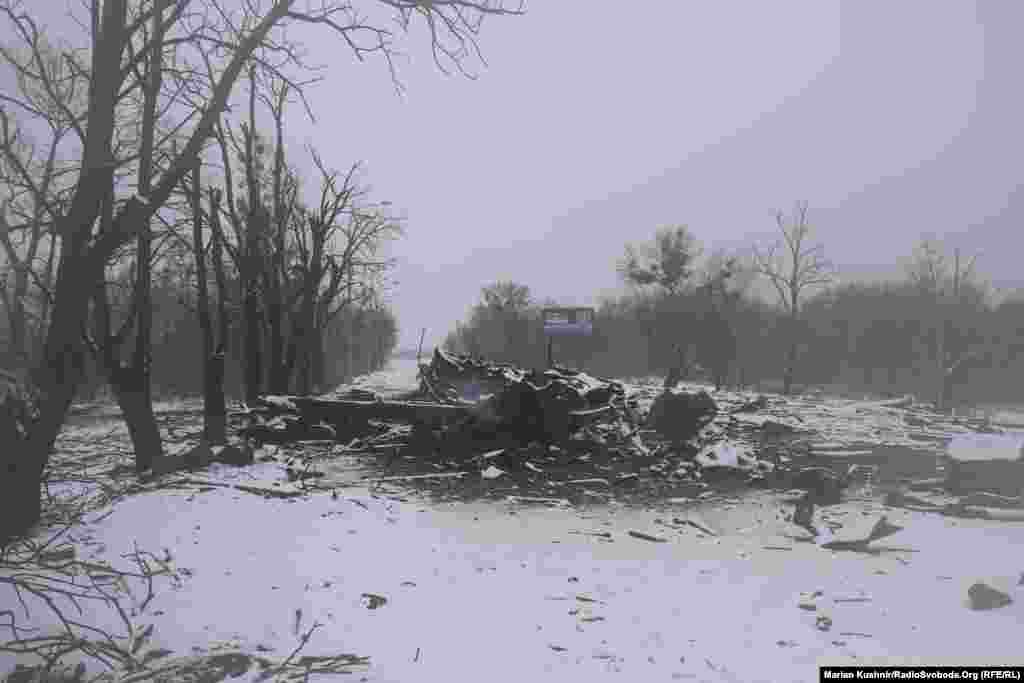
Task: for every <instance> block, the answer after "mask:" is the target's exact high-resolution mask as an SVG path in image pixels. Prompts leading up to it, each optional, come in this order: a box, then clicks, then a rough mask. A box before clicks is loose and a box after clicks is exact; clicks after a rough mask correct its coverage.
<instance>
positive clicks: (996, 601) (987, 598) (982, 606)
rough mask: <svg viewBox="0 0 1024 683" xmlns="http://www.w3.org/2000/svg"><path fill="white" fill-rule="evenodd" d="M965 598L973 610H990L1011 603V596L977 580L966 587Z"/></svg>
mask: <svg viewBox="0 0 1024 683" xmlns="http://www.w3.org/2000/svg"><path fill="white" fill-rule="evenodd" d="M967 600H968V602H969V603H970V607H971V609H973V610H978V611H981V610H990V609H999V608H1001V607H1006V606H1007V605H1011V604H1013V598H1011V597H1010V596H1009V595H1008V594H1007V593H1004V592H1003V591H1001V590H998V589H996V588H993V587H992V586H989V585H988V584H985V583H982V582H980V581H979V582H977V583H975V584H974V585H972V586H971V587H970V588H968V589H967Z"/></svg>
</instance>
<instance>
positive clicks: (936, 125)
mask: <svg viewBox="0 0 1024 683" xmlns="http://www.w3.org/2000/svg"><path fill="white" fill-rule="evenodd" d="M527 9H528V15H527V16H525V17H519V18H515V17H512V18H492V19H490V20H488V21H487V22H486V23H485V26H484V30H483V33H482V36H481V39H480V43H481V47H482V49H483V52H484V55H485V57H486V58H487V60H488V66H487V67H485V68H480V69H479V70H478V71H479V78H478V79H477V80H475V81H470V80H467V79H464V78H461V77H459V76H450V77H449V76H444V75H443V74H440V73H439V72H438V71H437V69H436V68H435V67H434V65H433V63H432V61H431V59H430V54H429V51H428V50H427V49H426V47H427V46H426V43H425V42H424V40H423V33H424V32H423V31H422V30H421V31H417V34H418V35H417V37H416V38H414V39H413V40H412V41H410V42H409V43H408V44H407V46H406V47H407V51H408V53H409V59H408V61H406V62H404V63H399V65H398V66H399V71H400V75H401V77H402V80H403V82H404V84H405V85H406V87H407V92H406V94H405V96H404V97H401V98H400V97H398V96H397V95H396V94H395V91H394V89H393V87H392V85H391V82H390V80H389V77H388V73H387V70H386V68H385V66H384V65H383V63H382V62H381V61H380V60H369V61H368V62H366V63H362V64H361V63H358V62H356V61H355V60H354V59H353V58H352V55H351V53H350V52H348V51H347V50H346V48H345V47H344V46H343V45H341V44H340V43H339V41H338V40H337V39H336V38H335V37H334V36H331V35H330V34H329V33H325V32H323V31H318V30H316V29H315V28H309V27H303V28H302V31H303V33H302V34H298V33H296V34H295V35H296V36H298V35H301V36H302V38H303V39H304V40H305V41H306V43H307V45H308V46H309V47H310V50H311V57H312V58H313V60H314V61H319V62H322V63H325V64H327V65H329V67H330V68H329V70H328V71H327V72H326V73H325V75H326V79H325V81H324V82H322V83H320V84H318V85H316V86H315V87H314V88H313V89H312V90H311V93H310V101H311V103H312V105H313V108H314V111H315V112H316V113H317V116H318V118H317V121H316V122H315V123H311V122H309V121H307V120H306V119H305V118H304V117H303V116H302V115H301V111H300V109H299V108H295V110H294V111H293V114H292V118H291V120H290V122H289V123H288V128H289V131H288V137H289V138H290V139H291V140H292V142H293V143H294V144H293V147H294V149H293V151H292V153H291V154H292V160H293V161H297V162H298V161H300V160H299V159H297V158H296V157H298V156H300V155H301V151H300V147H299V146H300V145H301V144H304V143H309V144H312V145H315V146H316V148H317V149H318V151H319V152H320V154H321V155H322V156H323V157H324V159H325V160H326V161H327V162H328V163H329V164H330V165H332V166H336V167H340V168H344V167H346V166H347V165H348V164H350V163H351V162H352V161H355V160H363V161H365V162H366V164H367V170H368V175H367V178H368V180H369V181H370V183H371V184H372V185H373V187H374V190H375V196H376V197H377V198H379V199H388V200H390V201H392V202H393V203H394V205H395V206H396V207H398V208H399V209H400V210H401V211H402V212H403V213H405V214H406V215H407V216H408V225H407V227H408V233H407V236H406V237H405V238H404V239H403V240H402V241H401V242H400V243H398V244H397V245H396V246H395V248H394V250H393V252H394V255H395V256H396V257H397V258H398V259H399V268H398V270H397V271H396V273H395V277H396V279H397V281H398V282H397V285H396V287H395V288H394V290H393V292H392V295H391V305H392V306H393V308H394V310H395V312H396V314H397V315H398V318H399V322H400V325H401V328H402V334H401V346H403V347H408V346H415V344H416V342H417V341H418V339H419V331H420V328H422V327H426V328H427V330H428V334H427V343H428V345H429V344H431V343H437V342H440V341H441V339H442V338H443V337H444V335H445V334H446V333H447V332H448V331H449V330H450V329H451V328H452V327H453V326H454V324H455V322H456V321H457V320H459V319H461V318H463V317H464V316H465V315H466V314H467V312H468V310H469V308H470V306H471V305H472V304H473V303H475V301H476V300H477V299H478V296H479V290H480V287H481V286H483V285H485V284H487V283H489V282H492V281H494V280H498V279H512V280H516V281H519V282H522V283H524V284H527V285H529V286H530V288H531V289H532V291H533V293H534V295H535V296H536V297H537V298H547V297H551V298H555V299H558V300H560V301H563V302H565V303H579V304H586V303H594V302H595V301H596V296H597V295H598V294H601V293H610V292H612V291H614V290H615V288H616V287H618V285H619V283H618V280H617V278H616V274H615V268H614V263H615V260H616V259H617V258H619V257H620V256H621V254H622V251H623V246H624V244H625V243H626V242H628V241H634V242H635V241H640V240H644V239H647V238H649V237H650V236H652V235H653V233H654V230H655V228H657V227H658V226H659V225H663V224H668V223H685V224H687V225H689V226H690V228H691V229H692V230H693V232H694V233H695V234H696V235H697V237H698V238H699V239H701V240H702V241H703V242H704V245H705V248H706V250H710V249H711V248H713V247H714V246H723V247H733V248H737V247H739V248H744V247H747V246H749V244H751V241H752V240H759V239H763V238H765V237H768V238H771V237H772V231H773V229H774V223H773V218H772V216H773V214H774V211H775V210H776V209H787V208H789V207H790V206H791V205H792V203H793V202H794V201H795V200H807V201H808V202H809V203H810V206H811V212H810V218H811V220H812V223H813V224H814V226H815V228H816V230H817V232H818V236H819V237H820V239H821V241H822V242H823V243H824V244H825V247H826V252H827V255H828V256H829V257H830V258H831V259H832V260H833V261H835V262H836V263H837V264H838V265H839V266H842V267H845V270H846V272H847V273H849V274H851V275H857V274H882V275H884V274H891V273H898V272H900V264H901V262H902V261H904V260H905V259H906V258H907V256H908V255H909V254H910V251H911V249H912V248H913V246H914V243H915V242H916V241H917V240H918V239H919V237H920V236H921V235H922V234H924V233H928V234H932V235H935V236H938V237H940V238H945V239H946V241H947V242H948V243H949V244H951V245H952V244H956V245H958V246H964V247H967V248H969V249H972V250H980V251H981V256H980V258H979V262H978V265H979V268H980V270H981V272H982V273H984V274H986V275H988V276H989V277H991V278H992V279H993V280H995V281H996V282H997V283H998V282H1004V283H1005V282H1011V283H1012V282H1015V281H1024V277H1021V276H1020V275H1019V272H1018V271H1019V267H1018V259H1017V256H1016V253H1015V252H1016V250H1017V249H1019V246H1020V244H1021V239H1020V237H1019V233H1020V231H1021V229H1022V220H1021V219H1022V217H1024V192H1021V185H1022V180H1024V168H1022V166H1024V161H1022V160H1024V144H1022V136H1021V134H1020V125H1021V122H1022V121H1024V106H1022V103H1021V95H1020V92H1021V80H1020V77H1019V72H1018V66H1019V65H1020V64H1021V63H1024V62H1022V56H1024V55H1022V52H1024V49H1022V48H1021V47H1020V46H1019V43H1020V41H1019V40H1018V38H1017V37H1018V35H1019V33H1020V29H1021V26H1024V23H1022V20H1024V4H1022V3H1020V2H1019V1H1018V0H983V1H979V2H970V1H968V0H946V1H943V2H935V1H934V0H900V2H886V1H884V0H856V1H854V0H849V1H845V0H844V1H839V0H775V1H773V2H770V3H768V2H759V1H756V0H748V1H740V0H733V1H720V2H715V3H708V2H697V1H682V0H680V1H676V2H647V3H625V2H600V3H596V2H584V1H582V0H546V1H545V0H533V1H532V2H530V3H528V7H527ZM268 123H269V122H268ZM300 165H302V163H300Z"/></svg>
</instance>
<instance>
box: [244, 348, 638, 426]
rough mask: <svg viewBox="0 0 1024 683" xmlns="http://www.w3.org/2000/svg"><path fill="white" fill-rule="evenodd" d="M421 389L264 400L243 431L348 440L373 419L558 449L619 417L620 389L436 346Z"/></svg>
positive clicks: (423, 370) (613, 384) (570, 373)
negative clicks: (390, 394) (394, 396)
mask: <svg viewBox="0 0 1024 683" xmlns="http://www.w3.org/2000/svg"><path fill="white" fill-rule="evenodd" d="M420 384H421V386H420V390H419V391H418V392H414V393H412V394H409V395H406V396H404V397H402V398H400V399H398V400H389V401H384V400H381V399H380V397H377V396H375V395H373V394H369V392H366V391H365V390H356V391H350V392H347V393H346V394H344V395H341V396H339V397H334V398H313V397H303V396H263V397H261V398H260V399H259V400H258V401H257V403H256V405H255V406H253V407H252V409H251V410H250V411H249V413H248V416H249V417H250V420H251V422H252V423H251V424H250V425H249V426H247V427H245V428H244V429H243V430H242V431H243V433H244V435H245V436H247V437H248V438H252V439H255V440H258V441H261V442H270V441H276V442H282V441H297V440H312V439H325V438H329V439H337V440H348V439H351V438H353V437H358V436H366V435H368V434H371V433H372V432H373V431H374V427H373V425H372V422H373V421H389V422H405V423H409V424H413V425H414V426H415V428H416V430H415V431H416V435H417V436H419V437H421V439H425V440H427V441H429V440H430V439H431V438H432V437H433V432H434V431H435V430H438V429H440V430H442V431H444V430H445V429H447V431H449V432H450V431H451V430H452V428H453V427H457V428H458V430H459V431H461V432H464V433H466V434H467V435H468V436H469V437H470V439H471V440H476V439H479V438H483V437H488V436H491V437H493V436H496V435H501V434H504V435H506V436H508V437H511V438H513V439H515V440H517V441H519V442H520V443H521V444H522V445H526V444H527V443H530V442H532V441H539V442H541V443H550V444H556V443H561V442H564V441H565V440H567V439H568V438H569V436H570V435H571V434H573V433H575V432H577V431H579V430H580V429H582V428H584V427H585V426H587V425H589V424H592V423H594V422H597V421H600V420H604V419H609V418H613V417H616V416H617V414H618V413H617V410H616V407H617V405H619V404H621V403H622V400H623V398H624V395H625V391H624V389H623V387H622V385H621V384H619V383H618V382H612V381H609V380H602V379H598V378H595V377H591V376H589V375H587V374H585V373H582V372H576V371H573V370H568V369H565V368H554V369H551V370H547V371H544V372H536V371H524V370H521V369H518V368H515V367H513V366H510V365H501V364H490V363H485V362H483V361H481V360H476V359H472V358H468V357H464V356H458V355H456V354H451V353H447V352H444V351H441V350H440V349H436V350H435V351H434V357H433V360H432V361H431V363H430V364H429V365H422V366H421V368H420Z"/></svg>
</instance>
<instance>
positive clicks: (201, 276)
mask: <svg viewBox="0 0 1024 683" xmlns="http://www.w3.org/2000/svg"><path fill="white" fill-rule="evenodd" d="M199 169H200V165H199V160H198V159H196V162H195V165H194V166H193V167H192V187H191V192H190V194H191V200H192V252H193V255H194V256H195V260H196V290H197V301H196V308H197V312H198V314H199V336H200V338H201V342H202V344H201V353H202V377H203V436H204V438H205V439H206V441H207V443H211V444H223V443H224V442H225V441H226V440H227V420H226V415H225V413H226V410H225V407H224V384H223V380H224V376H223V375H224V371H223V356H220V366H221V367H220V369H219V371H218V368H216V367H215V365H216V364H217V363H218V354H215V352H214V347H213V320H212V318H211V316H210V293H209V291H208V287H207V284H206V249H205V248H204V246H203V220H202V189H201V187H200V178H199Z"/></svg>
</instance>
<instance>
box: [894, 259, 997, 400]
mask: <svg viewBox="0 0 1024 683" xmlns="http://www.w3.org/2000/svg"><path fill="white" fill-rule="evenodd" d="M976 261H977V254H974V255H972V256H971V257H970V258H966V257H964V256H963V255H962V254H961V252H960V249H954V250H953V259H952V262H950V261H949V259H948V257H947V256H946V254H945V252H944V251H943V249H942V247H941V245H940V244H939V243H938V242H937V241H935V240H932V239H924V240H922V241H921V243H920V244H919V245H918V246H917V249H916V250H915V253H914V257H913V260H912V261H911V264H910V266H909V268H908V276H909V279H910V282H911V284H912V285H913V286H914V287H915V288H916V289H917V291H918V293H919V295H921V296H922V297H923V299H924V303H925V305H926V308H927V309H928V312H929V314H930V318H931V325H930V326H929V327H930V331H931V333H932V338H933V346H932V359H931V360H932V368H933V370H932V375H933V377H934V386H935V397H936V398H935V405H936V407H937V408H938V409H939V410H948V409H950V408H951V407H952V402H953V398H954V388H955V386H956V385H957V384H960V383H962V382H963V381H964V380H965V379H966V375H967V373H968V372H969V371H970V370H971V369H973V368H975V367H978V366H980V365H984V364H985V363H987V362H989V361H990V360H991V358H992V357H993V353H994V351H993V349H992V348H990V347H989V346H978V347H976V348H973V349H969V348H967V346H966V345H965V344H964V343H963V341H962V340H961V339H960V338H959V337H960V335H959V334H958V332H959V331H958V330H957V328H956V325H955V324H954V320H956V319H957V317H958V316H957V313H958V311H959V310H962V309H963V307H964V304H965V303H966V298H967V297H969V296H970V295H971V294H972V293H977V290H978V287H977V284H976V282H975V270H974V267H975V263H976Z"/></svg>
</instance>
